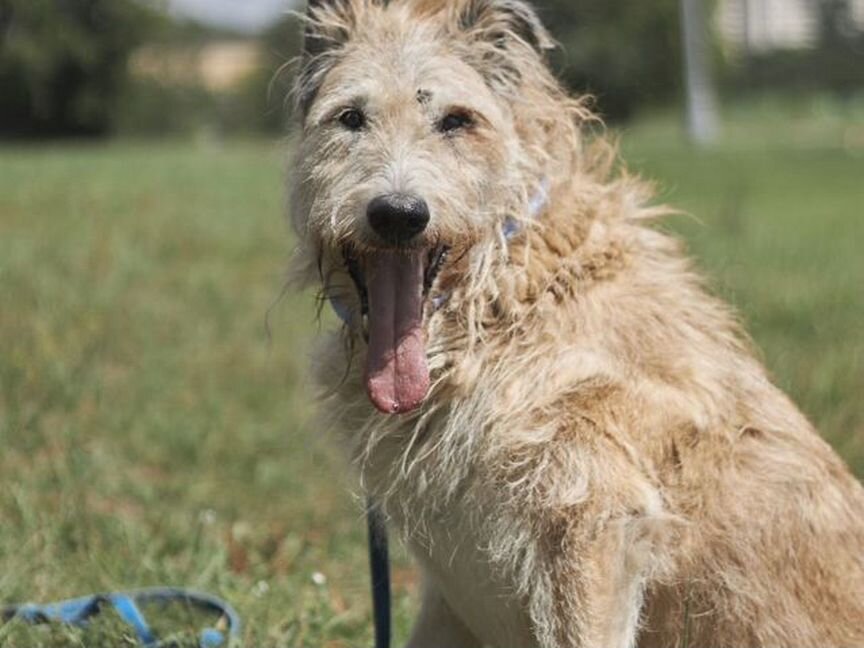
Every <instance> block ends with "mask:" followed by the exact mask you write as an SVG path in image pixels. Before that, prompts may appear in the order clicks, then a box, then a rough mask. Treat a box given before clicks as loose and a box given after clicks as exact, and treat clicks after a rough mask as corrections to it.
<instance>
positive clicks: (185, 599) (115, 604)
mask: <svg viewBox="0 0 864 648" xmlns="http://www.w3.org/2000/svg"><path fill="white" fill-rule="evenodd" d="M148 603H158V604H172V603H173V604H181V605H186V606H188V607H193V608H196V609H198V610H202V611H206V612H212V613H214V614H218V615H219V623H218V625H219V626H220V628H219V629H217V628H205V629H204V630H202V631H201V634H200V635H199V639H198V643H199V646H200V647H201V648H219V647H221V646H223V645H225V643H226V639H229V638H230V639H236V638H239V636H240V617H239V616H238V615H237V612H236V611H235V610H234V608H232V607H231V605H229V604H228V603H226V602H225V601H223V600H221V599H219V598H216V597H215V596H211V595H209V594H203V593H200V592H192V591H189V590H185V589H180V588H171V587H153V588H148V589H139V590H133V591H130V592H114V593H110V594H95V595H92V596H82V597H81V598H75V599H69V600H66V601H60V602H59V603H48V604H46V605H36V604H34V603H26V604H24V605H12V606H9V607H4V608H0V619H2V621H3V623H6V622H7V621H11V620H13V619H18V620H20V621H24V622H25V623H30V624H40V623H63V624H66V625H71V626H77V627H82V626H85V625H87V623H88V622H89V621H90V620H91V619H92V618H93V617H94V616H96V615H98V614H99V613H101V612H102V611H103V610H104V609H106V608H109V607H111V608H113V609H114V610H115V611H116V612H117V615H118V616H119V617H120V618H121V619H122V620H123V621H125V622H126V624H127V625H129V626H130V627H131V628H132V629H133V630H135V634H136V635H137V637H138V641H140V642H141V644H142V645H143V646H145V648H159V647H160V646H165V645H166V644H165V643H163V642H160V641H159V638H158V637H157V636H156V635H155V633H154V632H153V630H152V629H151V628H150V625H149V624H148V623H147V620H146V619H145V618H144V615H143V614H142V612H141V610H140V608H139V607H138V606H139V605H145V604H148Z"/></svg>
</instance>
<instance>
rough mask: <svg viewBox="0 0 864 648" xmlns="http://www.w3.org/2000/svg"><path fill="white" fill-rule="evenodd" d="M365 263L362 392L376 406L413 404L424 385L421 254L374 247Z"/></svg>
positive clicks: (390, 408)
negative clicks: (366, 313) (366, 291)
mask: <svg viewBox="0 0 864 648" xmlns="http://www.w3.org/2000/svg"><path fill="white" fill-rule="evenodd" d="M367 258H368V265H367V267H366V276H367V287H368V289H369V352H368V356H367V357H366V392H367V393H368V394H369V399H370V400H371V401H372V404H373V405H375V407H376V408H378V410H380V411H381V412H384V413H385V414H398V413H400V412H410V411H412V410H415V409H417V408H418V407H420V405H421V404H422V403H423V400H424V399H425V398H426V392H427V391H429V368H428V367H427V365H426V346H425V342H424V340H423V327H422V324H423V254H422V253H420V252H417V253H414V252H410V253H405V254H399V253H396V252H378V253H375V254H372V255H370V256H369V257H367Z"/></svg>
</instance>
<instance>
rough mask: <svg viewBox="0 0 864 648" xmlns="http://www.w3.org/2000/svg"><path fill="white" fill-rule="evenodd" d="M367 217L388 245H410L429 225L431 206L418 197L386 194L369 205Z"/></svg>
mask: <svg viewBox="0 0 864 648" xmlns="http://www.w3.org/2000/svg"><path fill="white" fill-rule="evenodd" d="M366 217H367V218H368V219H369V225H371V226H372V229H373V230H375V233H376V234H378V236H380V237H381V238H382V239H384V240H385V241H387V242H388V243H391V244H401V243H408V242H409V241H410V240H411V239H413V238H414V237H415V236H417V235H418V234H420V233H421V232H422V231H423V230H425V229H426V226H427V225H429V206H428V205H427V204H426V201H425V200H423V199H422V198H418V197H417V196H410V195H408V194H385V195H383V196H378V197H377V198H374V199H373V200H372V202H370V203H369V207H368V208H367V209H366Z"/></svg>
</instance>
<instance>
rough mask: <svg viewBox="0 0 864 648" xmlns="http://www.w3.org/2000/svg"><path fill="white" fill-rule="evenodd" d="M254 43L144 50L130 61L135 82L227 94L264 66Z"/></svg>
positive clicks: (159, 47)
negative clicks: (152, 82)
mask: <svg viewBox="0 0 864 648" xmlns="http://www.w3.org/2000/svg"><path fill="white" fill-rule="evenodd" d="M262 59H263V56H262V53H261V48H260V46H259V44H258V43H257V42H256V41H254V40H216V41H212V42H206V43H203V44H198V45H194V46H189V47H182V46H174V47H168V48H166V47H165V46H163V45H159V46H155V45H154V46H145V47H142V48H140V49H139V50H137V51H136V52H135V53H134V54H133V56H132V58H131V60H130V61H129V67H130V72H131V73H132V75H133V77H136V78H149V79H152V80H154V81H159V82H161V83H163V84H175V85H201V86H203V87H204V88H206V89H207V90H209V91H211V92H217V93H219V92H226V91H230V90H232V89H234V88H236V87H237V86H238V85H239V84H241V83H242V82H243V81H244V80H246V79H248V78H249V77H250V76H251V75H252V74H253V73H255V71H256V70H258V69H259V67H260V66H261V64H262V62H263V61H262Z"/></svg>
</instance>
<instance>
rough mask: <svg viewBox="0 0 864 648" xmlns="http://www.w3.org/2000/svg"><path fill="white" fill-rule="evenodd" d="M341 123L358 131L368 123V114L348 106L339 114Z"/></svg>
mask: <svg viewBox="0 0 864 648" xmlns="http://www.w3.org/2000/svg"><path fill="white" fill-rule="evenodd" d="M338 119H339V123H340V124H342V125H343V126H344V127H345V128H347V129H348V130H352V131H357V130H360V129H361V128H363V127H364V126H365V125H366V115H364V114H363V112H362V111H360V110H358V109H357V108H348V109H347V110H344V111H342V112H341V113H340V114H339V117H338Z"/></svg>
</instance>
